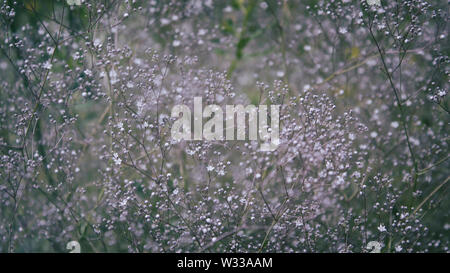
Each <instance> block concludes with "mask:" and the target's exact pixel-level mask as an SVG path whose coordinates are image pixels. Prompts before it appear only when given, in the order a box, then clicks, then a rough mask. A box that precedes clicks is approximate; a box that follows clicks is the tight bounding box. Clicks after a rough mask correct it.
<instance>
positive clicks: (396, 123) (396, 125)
mask: <svg viewBox="0 0 450 273" xmlns="http://www.w3.org/2000/svg"><path fill="white" fill-rule="evenodd" d="M399 125H400V124H399V123H398V121H393V122H391V127H392V128H398V126H399Z"/></svg>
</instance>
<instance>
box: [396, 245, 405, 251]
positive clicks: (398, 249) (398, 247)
mask: <svg viewBox="0 0 450 273" xmlns="http://www.w3.org/2000/svg"><path fill="white" fill-rule="evenodd" d="M402 249H403V248H402V246H401V245H397V246H395V251H397V252H400V251H402Z"/></svg>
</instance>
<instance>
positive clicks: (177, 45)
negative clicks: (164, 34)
mask: <svg viewBox="0 0 450 273" xmlns="http://www.w3.org/2000/svg"><path fill="white" fill-rule="evenodd" d="M180 44H181V42H180V41H178V40H175V41H173V43H172V45H173V46H174V47H179V46H180Z"/></svg>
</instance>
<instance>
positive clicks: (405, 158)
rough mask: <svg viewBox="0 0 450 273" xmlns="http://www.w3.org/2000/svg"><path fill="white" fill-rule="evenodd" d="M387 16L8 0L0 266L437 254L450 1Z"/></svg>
mask: <svg viewBox="0 0 450 273" xmlns="http://www.w3.org/2000/svg"><path fill="white" fill-rule="evenodd" d="M378 2H379V1H368V2H367V1H365V0H364V1H359V0H307V1H300V0H265V1H258V0H231V1H212V0H205V1H200V0H176V1H175V0H165V1H157V0H151V1H138V0H132V1H131V0H130V1H129V0H122V1H118V0H112V1H102V0H92V1H82V0H70V1H69V0H67V1H62V0H59V1H58V0H42V1H41V0H39V1H36V0H23V1H19V0H18V1H13V0H0V29H1V30H0V251H1V252H41V251H47V252H67V250H66V244H67V243H68V242H70V241H74V240H75V241H78V242H79V243H80V245H81V250H82V251H83V252H368V251H371V250H372V249H371V247H370V246H368V244H369V242H371V241H375V242H379V243H380V244H381V252H448V251H449V249H448V247H449V239H450V236H449V235H450V231H449V229H450V218H449V209H450V203H449V198H448V197H449V192H448V190H449V188H448V184H449V183H448V181H449V179H450V172H449V171H448V170H449V167H450V164H449V162H450V160H449V121H450V119H449V117H450V116H449V114H450V112H449V107H450V105H449V98H448V95H447V92H448V86H449V55H448V54H449V38H448V24H447V21H448V11H449V5H448V3H447V1H439V0H434V1H424V0H404V1H394V0H393V1H385V0H381V1H380V3H379V4H378ZM194 97H202V98H203V103H204V104H216V105H219V106H221V107H223V108H224V109H225V106H226V105H237V104H242V105H250V104H253V105H260V104H266V105H272V104H276V105H281V106H280V117H279V118H280V145H279V147H278V148H277V149H276V150H275V151H272V152H261V151H260V150H259V143H258V142H257V141H206V140H203V141H174V140H173V139H172V138H171V126H172V124H173V123H174V118H172V117H171V109H172V107H173V106H174V105H177V104H185V105H188V106H189V107H192V106H193V99H194Z"/></svg>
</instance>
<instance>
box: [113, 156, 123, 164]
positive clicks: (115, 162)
mask: <svg viewBox="0 0 450 273" xmlns="http://www.w3.org/2000/svg"><path fill="white" fill-rule="evenodd" d="M113 160H114V164H116V165H120V164H122V159H120V158H119V155H118V154H117V153H114V154H113Z"/></svg>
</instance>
